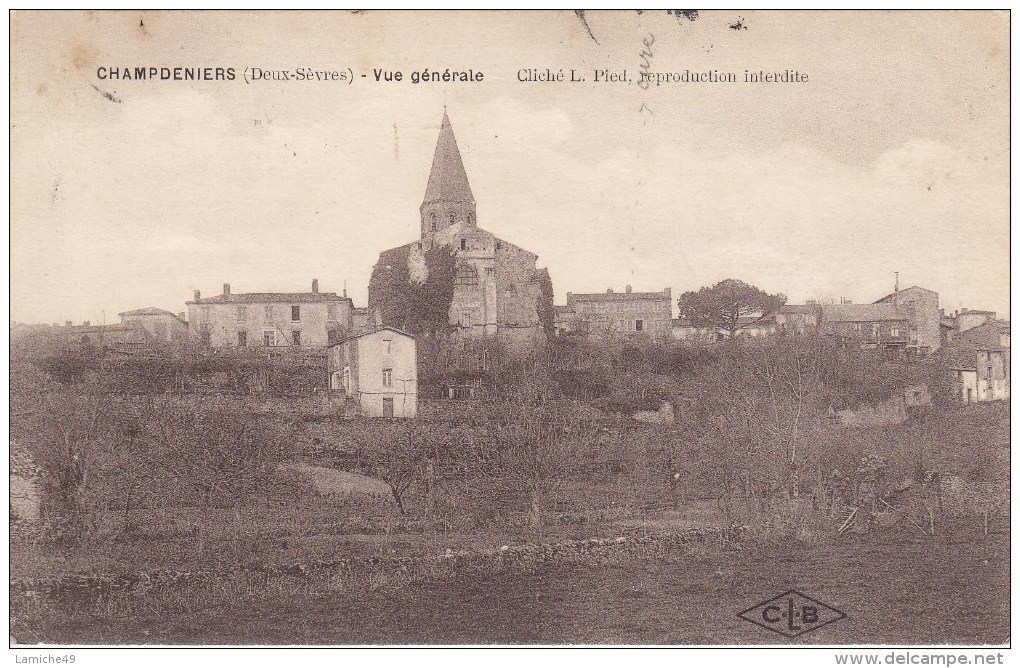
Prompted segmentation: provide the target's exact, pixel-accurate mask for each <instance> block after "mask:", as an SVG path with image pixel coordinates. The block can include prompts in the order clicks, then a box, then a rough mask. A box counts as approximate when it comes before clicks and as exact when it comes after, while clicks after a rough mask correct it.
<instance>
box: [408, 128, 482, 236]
mask: <svg viewBox="0 0 1020 668" xmlns="http://www.w3.org/2000/svg"><path fill="white" fill-rule="evenodd" d="M459 223H465V224H467V225H475V224H477V221H476V220H475V196H474V195H473V194H472V193H471V186H470V184H468V178H467V172H466V171H465V170H464V161H463V160H462V159H461V157H460V149H459V148H458V147H457V138H456V137H454V135H453V127H452V126H451V125H450V117H449V116H447V114H446V110H445V109H444V110H443V122H442V125H441V126H440V128H439V140H438V141H437V142H436V153H435V155H434V156H433V158H432V172H431V173H430V174H429V184H428V187H426V188H425V198H424V200H423V201H422V203H421V236H422V238H423V239H424V238H426V237H427V236H429V235H430V234H432V233H433V232H438V231H439V230H442V229H445V228H447V227H450V226H451V225H456V224H459Z"/></svg>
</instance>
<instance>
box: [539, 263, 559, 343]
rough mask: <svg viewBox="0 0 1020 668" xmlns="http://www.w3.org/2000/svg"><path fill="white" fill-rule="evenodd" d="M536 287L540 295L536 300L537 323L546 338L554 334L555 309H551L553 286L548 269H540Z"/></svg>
mask: <svg viewBox="0 0 1020 668" xmlns="http://www.w3.org/2000/svg"><path fill="white" fill-rule="evenodd" d="M538 287H539V291H540V295H539V298H538V304H537V308H538V321H539V322H540V323H541V324H542V329H543V330H544V331H545V334H546V336H552V335H553V334H555V333H556V309H555V308H554V307H553V284H552V277H550V276H549V270H548V269H541V270H539V272H538Z"/></svg>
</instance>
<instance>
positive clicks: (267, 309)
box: [263, 304, 273, 322]
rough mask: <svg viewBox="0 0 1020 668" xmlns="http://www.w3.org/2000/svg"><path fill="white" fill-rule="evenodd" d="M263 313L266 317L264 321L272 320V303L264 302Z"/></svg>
mask: <svg viewBox="0 0 1020 668" xmlns="http://www.w3.org/2000/svg"><path fill="white" fill-rule="evenodd" d="M263 315H264V316H265V318H266V322H272V320H273V306H272V304H266V306H265V309H264V311H263Z"/></svg>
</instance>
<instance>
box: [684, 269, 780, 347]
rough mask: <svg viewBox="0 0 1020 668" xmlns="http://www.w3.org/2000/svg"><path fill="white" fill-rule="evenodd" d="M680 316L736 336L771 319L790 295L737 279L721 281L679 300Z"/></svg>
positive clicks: (699, 325)
mask: <svg viewBox="0 0 1020 668" xmlns="http://www.w3.org/2000/svg"><path fill="white" fill-rule="evenodd" d="M677 303H678V304H679V306H680V317H681V318H687V319H688V320H690V321H691V324H692V325H694V326H695V327H702V328H706V329H708V328H711V329H722V330H725V331H727V332H729V336H730V338H731V339H732V338H735V337H736V335H737V332H739V331H740V330H742V329H744V328H747V327H752V326H754V325H756V324H758V323H760V322H762V321H763V320H766V319H768V318H771V317H772V316H774V315H775V314H776V313H778V312H779V309H781V308H782V307H783V305H784V304H786V295H783V294H774V295H772V294H769V293H767V292H765V291H764V290H761V289H760V288H756V287H755V286H753V285H748V284H747V283H744V282H743V281H738V280H737V279H735V278H727V279H726V280H724V281H719V282H718V283H716V284H715V285H713V286H711V287H704V288H701V289H700V290H698V291H697V292H685V293H683V294H682V295H680V299H678V300H677Z"/></svg>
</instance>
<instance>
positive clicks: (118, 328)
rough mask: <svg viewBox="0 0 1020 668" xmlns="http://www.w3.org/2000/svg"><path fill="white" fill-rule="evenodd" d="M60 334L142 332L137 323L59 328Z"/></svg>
mask: <svg viewBox="0 0 1020 668" xmlns="http://www.w3.org/2000/svg"><path fill="white" fill-rule="evenodd" d="M59 330H60V331H62V332H73V333H75V334H89V333H99V332H144V331H145V330H143V329H142V327H141V325H139V324H138V323H128V324H123V325H121V324H116V325H71V326H70V327H67V326H64V327H60V328H59Z"/></svg>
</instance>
